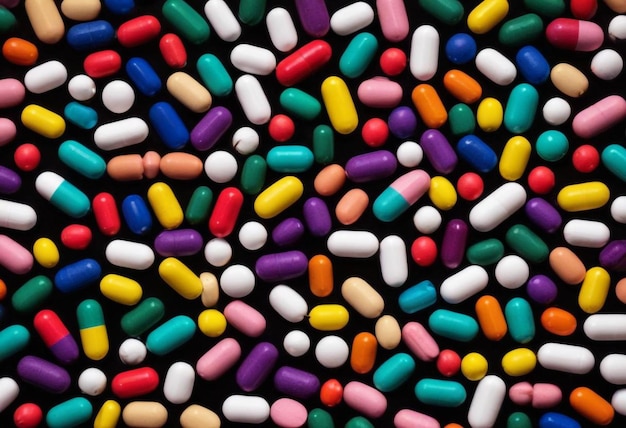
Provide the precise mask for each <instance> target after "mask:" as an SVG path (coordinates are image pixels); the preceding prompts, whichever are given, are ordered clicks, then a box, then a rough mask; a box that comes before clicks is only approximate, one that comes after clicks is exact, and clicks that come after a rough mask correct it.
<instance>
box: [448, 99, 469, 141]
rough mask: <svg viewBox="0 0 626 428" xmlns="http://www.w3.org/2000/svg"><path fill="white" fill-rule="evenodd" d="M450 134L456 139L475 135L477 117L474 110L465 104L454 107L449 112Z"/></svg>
mask: <svg viewBox="0 0 626 428" xmlns="http://www.w3.org/2000/svg"><path fill="white" fill-rule="evenodd" d="M448 123H449V124H450V132H452V134H453V135H454V136H456V137H460V136H463V135H468V134H473V133H474V129H475V128H476V116H474V112H473V111H472V109H471V108H470V107H469V106H468V105H467V104H463V103H459V104H456V105H454V106H452V108H451V109H450V111H449V112H448Z"/></svg>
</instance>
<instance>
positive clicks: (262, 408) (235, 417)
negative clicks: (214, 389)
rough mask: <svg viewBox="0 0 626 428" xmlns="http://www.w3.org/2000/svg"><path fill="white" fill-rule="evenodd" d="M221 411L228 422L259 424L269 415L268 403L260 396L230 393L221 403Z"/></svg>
mask: <svg viewBox="0 0 626 428" xmlns="http://www.w3.org/2000/svg"><path fill="white" fill-rule="evenodd" d="M222 413H223V414H224V417H225V418H226V419H227V420H228V421H230V422H235V423H248V424H250V423H252V424H261V423H263V422H265V421H266V420H267V419H268V418H269V417H270V405H269V403H268V402H267V401H266V400H265V398H263V397H260V396H253V395H230V396H229V397H227V398H226V399H225V400H224V402H223V403H222Z"/></svg>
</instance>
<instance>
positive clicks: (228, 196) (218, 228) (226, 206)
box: [209, 187, 243, 238]
mask: <svg viewBox="0 0 626 428" xmlns="http://www.w3.org/2000/svg"><path fill="white" fill-rule="evenodd" d="M242 204H243V194H242V193H241V191H240V190H239V189H237V188H236V187H227V188H225V189H223V190H222V191H221V192H220V194H219V195H218V197H217V200H216V201H215V206H214V208H213V212H212V213H211V216H210V217H209V230H210V231H211V233H212V234H213V235H215V236H216V237H218V238H223V237H225V236H228V235H230V234H231V233H232V231H233V229H234V228H235V224H236V222H237V218H238V217H239V213H240V211H241V206H242Z"/></svg>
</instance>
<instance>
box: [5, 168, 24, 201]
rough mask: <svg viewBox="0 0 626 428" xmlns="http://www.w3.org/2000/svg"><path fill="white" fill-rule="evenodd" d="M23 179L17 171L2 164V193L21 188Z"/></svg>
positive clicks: (13, 191)
mask: <svg viewBox="0 0 626 428" xmlns="http://www.w3.org/2000/svg"><path fill="white" fill-rule="evenodd" d="M20 187H22V179H21V178H20V176H19V175H18V174H17V172H15V171H13V170H12V169H9V168H7V167H5V166H1V165H0V193H4V194H11V193H15V192H17V191H18V190H20Z"/></svg>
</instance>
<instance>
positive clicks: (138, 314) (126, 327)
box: [120, 297, 165, 336]
mask: <svg viewBox="0 0 626 428" xmlns="http://www.w3.org/2000/svg"><path fill="white" fill-rule="evenodd" d="M164 314H165V306H164V305H163V302H162V301H161V300H159V299H157V298H156V297H149V298H147V299H144V300H143V301H142V302H141V303H139V305H137V306H136V307H135V308H134V309H133V310H131V311H130V312H127V313H126V314H125V315H124V316H123V317H122V319H121V321H120V324H121V327H122V330H123V331H124V333H126V334H127V335H129V336H140V335H142V334H143V333H145V332H146V331H148V330H149V329H150V328H151V327H152V326H154V325H155V324H156V323H157V322H159V321H160V320H161V318H163V315H164Z"/></svg>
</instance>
